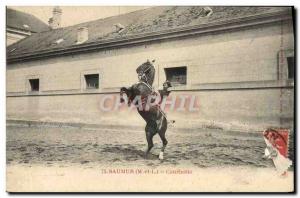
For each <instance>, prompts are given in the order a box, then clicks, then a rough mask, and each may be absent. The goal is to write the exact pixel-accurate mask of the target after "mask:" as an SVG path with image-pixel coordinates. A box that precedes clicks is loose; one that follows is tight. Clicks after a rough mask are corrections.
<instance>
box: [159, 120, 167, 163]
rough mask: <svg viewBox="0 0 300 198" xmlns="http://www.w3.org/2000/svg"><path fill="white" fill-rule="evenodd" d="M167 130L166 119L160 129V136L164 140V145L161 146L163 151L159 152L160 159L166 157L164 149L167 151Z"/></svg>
mask: <svg viewBox="0 0 300 198" xmlns="http://www.w3.org/2000/svg"><path fill="white" fill-rule="evenodd" d="M166 131H167V120H166V119H164V121H163V124H162V127H161V129H160V130H159V131H158V134H159V137H160V139H161V141H162V144H163V146H162V148H161V151H160V153H159V159H161V160H163V159H164V151H165V149H166V146H167V144H168V141H167V139H166Z"/></svg>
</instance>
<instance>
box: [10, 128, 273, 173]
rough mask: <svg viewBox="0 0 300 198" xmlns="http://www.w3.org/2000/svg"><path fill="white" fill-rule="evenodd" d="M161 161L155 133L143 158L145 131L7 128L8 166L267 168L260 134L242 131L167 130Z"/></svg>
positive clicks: (270, 164) (268, 165)
mask: <svg viewBox="0 0 300 198" xmlns="http://www.w3.org/2000/svg"><path fill="white" fill-rule="evenodd" d="M167 139H168V141H169V144H168V146H167V148H166V152H165V159H164V160H163V161H160V160H158V158H157V156H158V154H159V151H160V148H161V146H162V145H161V141H160V139H159V136H158V135H156V136H155V138H154V143H155V145H154V148H153V150H152V153H153V155H152V156H151V155H150V156H149V158H148V159H145V156H144V151H145V150H146V147H147V143H146V140H145V132H143V131H138V130H137V131H132V130H131V131H129V130H109V129H98V130H95V129H79V128H56V127H51V128H50V127H47V128H46V127H30V128H29V127H17V126H9V127H7V146H6V147H7V163H8V164H45V165H47V166H51V165H57V164H61V165H62V166H64V165H66V164H81V165H86V166H89V165H93V164H106V165H107V164H110V165H122V164H124V163H126V164H127V165H129V166H130V165H137V164H140V165H146V166H151V167H156V166H161V165H173V166H176V165H192V166H196V167H215V166H230V165H235V166H243V165H246V166H254V167H271V166H273V165H272V163H271V161H270V160H266V159H263V158H262V157H263V154H264V153H263V152H264V148H265V143H264V141H263V138H262V137H261V136H260V135H247V134H246V135H241V134H237V133H234V132H232V133H230V132H224V131H221V130H212V129H206V130H201V131H176V132H174V131H172V130H169V131H167Z"/></svg>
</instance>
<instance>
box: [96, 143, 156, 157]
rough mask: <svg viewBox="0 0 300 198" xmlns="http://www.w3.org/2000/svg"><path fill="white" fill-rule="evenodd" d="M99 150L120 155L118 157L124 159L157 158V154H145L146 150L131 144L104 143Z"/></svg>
mask: <svg viewBox="0 0 300 198" xmlns="http://www.w3.org/2000/svg"><path fill="white" fill-rule="evenodd" d="M101 152H103V153H110V154H115V155H120V158H121V159H123V160H125V161H137V160H141V159H148V160H152V159H158V155H155V154H152V153H149V154H148V155H146V152H145V151H143V150H142V149H138V148H136V147H134V146H132V145H127V144H125V145H109V144H106V145H104V147H103V148H102V150H101Z"/></svg>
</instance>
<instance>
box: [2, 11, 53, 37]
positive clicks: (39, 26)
mask: <svg viewBox="0 0 300 198" xmlns="http://www.w3.org/2000/svg"><path fill="white" fill-rule="evenodd" d="M6 27H8V28H15V29H18V30H24V31H30V32H43V31H48V30H50V27H49V26H48V25H47V24H46V23H44V22H43V21H41V20H40V19H38V18H36V17H35V16H33V15H31V14H27V13H24V12H21V11H18V10H14V9H11V8H7V9H6Z"/></svg>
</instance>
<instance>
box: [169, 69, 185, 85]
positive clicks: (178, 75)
mask: <svg viewBox="0 0 300 198" xmlns="http://www.w3.org/2000/svg"><path fill="white" fill-rule="evenodd" d="M186 71H187V67H186V66H184V67H171V68H165V74H166V77H167V80H168V81H170V82H171V84H172V86H178V85H186V78H187V75H186V74H187V72H186Z"/></svg>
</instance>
